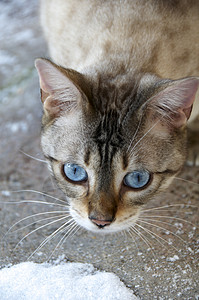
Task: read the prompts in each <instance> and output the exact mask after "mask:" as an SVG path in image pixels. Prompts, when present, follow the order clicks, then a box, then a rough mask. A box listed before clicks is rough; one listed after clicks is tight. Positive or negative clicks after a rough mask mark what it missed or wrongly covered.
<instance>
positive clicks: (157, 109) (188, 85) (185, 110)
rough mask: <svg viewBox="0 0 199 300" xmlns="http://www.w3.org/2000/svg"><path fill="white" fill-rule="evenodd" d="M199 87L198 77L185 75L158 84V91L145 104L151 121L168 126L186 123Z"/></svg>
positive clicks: (174, 126)
mask: <svg viewBox="0 0 199 300" xmlns="http://www.w3.org/2000/svg"><path fill="white" fill-rule="evenodd" d="M198 87H199V78H198V77H187V78H184V79H179V80H175V81H169V82H167V83H166V84H165V82H163V83H162V86H161V84H159V91H158V92H157V93H156V94H155V95H154V96H152V97H151V98H150V99H149V100H148V101H147V102H146V103H145V104H144V109H145V112H146V114H147V118H149V119H150V121H151V123H155V122H158V120H159V121H160V122H161V123H162V124H164V126H167V127H170V128H180V127H183V126H185V125H186V123H187V121H188V119H189V118H190V115H191V111H192V106H193V103H194V101H195V98H196V94H197V91H198Z"/></svg>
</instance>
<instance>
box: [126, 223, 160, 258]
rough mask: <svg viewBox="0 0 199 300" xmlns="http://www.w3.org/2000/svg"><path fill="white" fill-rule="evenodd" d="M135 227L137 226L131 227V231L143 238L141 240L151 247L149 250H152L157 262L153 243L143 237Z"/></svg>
mask: <svg viewBox="0 0 199 300" xmlns="http://www.w3.org/2000/svg"><path fill="white" fill-rule="evenodd" d="M135 225H136V224H134V225H133V226H131V227H130V229H131V230H133V231H134V232H135V233H136V234H137V235H138V236H139V237H140V238H141V240H143V241H144V243H145V244H146V245H147V247H149V249H150V250H151V252H152V254H153V256H154V259H155V260H156V256H155V253H154V251H153V249H152V246H151V243H150V242H149V241H148V239H147V238H146V237H145V236H143V234H142V233H141V232H140V231H139V230H138V229H137V228H135Z"/></svg>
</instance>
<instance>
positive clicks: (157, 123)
mask: <svg viewBox="0 0 199 300" xmlns="http://www.w3.org/2000/svg"><path fill="white" fill-rule="evenodd" d="M159 122H160V120H158V121H157V122H156V123H155V124H154V125H153V126H151V128H149V130H147V132H146V133H145V134H144V135H143V136H142V137H141V138H140V139H139V140H138V141H137V143H135V145H134V146H133V148H132V149H131V152H130V154H131V153H132V152H133V150H134V149H135V147H136V146H137V145H138V144H139V143H140V142H141V141H142V140H143V138H144V137H145V136H146V135H147V134H148V133H149V132H150V131H151V130H152V129H153V128H154V127H155V126H156V125H157V124H158V123H159Z"/></svg>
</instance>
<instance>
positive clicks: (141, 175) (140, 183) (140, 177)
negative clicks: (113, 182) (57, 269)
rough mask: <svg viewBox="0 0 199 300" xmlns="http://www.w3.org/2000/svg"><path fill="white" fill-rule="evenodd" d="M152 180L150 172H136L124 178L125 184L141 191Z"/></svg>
mask: <svg viewBox="0 0 199 300" xmlns="http://www.w3.org/2000/svg"><path fill="white" fill-rule="evenodd" d="M150 178H151V176H150V173H149V172H148V171H145V170H140V171H138V170H136V171H133V172H131V173H129V174H127V175H126V176H125V177H124V184H125V185H127V186H129V187H131V188H134V189H140V188H143V187H144V186H145V185H147V183H149V181H150Z"/></svg>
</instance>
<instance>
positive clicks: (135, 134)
mask: <svg viewBox="0 0 199 300" xmlns="http://www.w3.org/2000/svg"><path fill="white" fill-rule="evenodd" d="M141 121H142V117H141V118H140V121H139V123H138V126H137V129H136V131H135V133H134V135H133V137H132V139H131V142H130V145H129V146H128V148H127V152H129V149H130V147H131V146H132V143H133V141H134V139H135V138H136V136H137V133H138V130H139V128H140V124H141Z"/></svg>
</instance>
